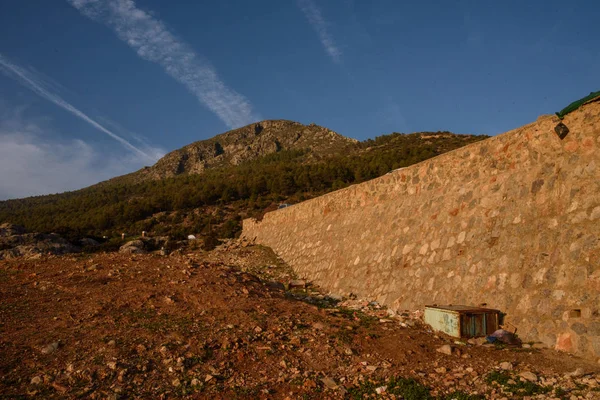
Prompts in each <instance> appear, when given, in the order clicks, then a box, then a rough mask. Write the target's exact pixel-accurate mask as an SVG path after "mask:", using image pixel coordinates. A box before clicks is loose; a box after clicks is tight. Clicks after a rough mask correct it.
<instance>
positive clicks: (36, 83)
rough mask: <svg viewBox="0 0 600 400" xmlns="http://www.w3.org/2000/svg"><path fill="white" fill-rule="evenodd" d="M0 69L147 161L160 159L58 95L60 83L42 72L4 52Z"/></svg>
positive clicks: (0, 57)
mask: <svg viewBox="0 0 600 400" xmlns="http://www.w3.org/2000/svg"><path fill="white" fill-rule="evenodd" d="M0 71H2V72H4V74H5V75H6V76H8V77H10V78H12V79H14V80H15V81H17V82H19V83H20V84H22V85H24V86H25V87H27V88H28V89H30V90H31V91H33V92H34V93H36V94H37V95H39V96H40V97H43V98H45V99H46V100H48V101H51V102H52V103H54V104H56V105H57V106H59V107H61V108H63V109H65V110H66V111H68V112H70V113H71V114H73V115H75V116H76V117H78V118H80V119H82V120H83V121H85V122H87V123H88V124H90V125H91V126H93V127H94V128H96V129H97V130H99V131H101V132H103V133H105V134H107V135H108V136H110V137H111V138H113V139H115V140H116V141H118V142H119V143H121V144H122V145H123V146H125V147H126V148H127V149H129V150H130V151H132V152H133V153H135V154H137V155H139V156H142V157H144V158H145V159H146V160H147V162H152V163H153V162H156V160H158V158H159V157H157V155H156V154H151V153H149V152H147V151H144V150H142V149H140V148H139V147H137V146H134V145H133V144H131V143H130V142H129V141H128V140H126V139H124V138H123V137H121V136H119V135H117V134H116V133H114V132H113V131H111V130H109V129H107V128H105V127H104V126H102V125H100V124H99V123H98V122H96V121H95V120H94V119H92V118H91V117H89V116H88V115H87V114H85V113H84V112H83V111H81V110H79V109H78V108H76V107H75V106H73V105H72V104H70V103H69V102H67V101H66V100H64V99H63V98H62V97H60V96H59V95H58V93H56V92H55V90H56V87H57V86H58V85H56V84H55V83H53V82H51V81H50V80H49V79H47V78H44V77H43V76H42V75H41V74H38V73H36V72H33V71H31V70H27V69H25V68H22V67H20V66H18V65H17V64H15V63H13V62H11V61H9V60H8V59H7V58H6V57H4V56H3V55H2V54H0Z"/></svg>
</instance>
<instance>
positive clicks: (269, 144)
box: [130, 120, 357, 180]
mask: <svg viewBox="0 0 600 400" xmlns="http://www.w3.org/2000/svg"><path fill="white" fill-rule="evenodd" d="M356 143H357V141H356V140H355V139H350V138H347V137H344V136H342V135H340V134H338V133H335V132H333V131H331V130H329V129H327V128H323V127H321V126H318V125H315V124H310V125H303V124H301V123H299V122H293V121H286V120H272V121H262V122H257V123H255V124H251V125H248V126H245V127H243V128H239V129H235V130H232V131H229V132H225V133H222V134H220V135H217V136H215V137H213V138H211V139H208V140H202V141H199V142H195V143H192V144H190V145H187V146H185V147H183V148H181V149H179V150H175V151H172V152H170V153H169V154H167V155H166V156H164V157H163V158H161V159H160V160H159V161H158V162H157V163H156V164H155V165H154V166H152V167H147V168H144V169H142V170H140V171H138V172H136V173H134V174H133V175H135V179H136V180H145V179H161V178H168V177H171V176H175V175H181V174H201V173H203V172H204V171H205V170H206V169H209V168H214V167H221V166H227V165H239V164H240V163H242V162H244V161H248V160H252V159H255V158H259V157H262V156H265V155H268V154H271V153H276V152H278V151H281V150H309V151H310V153H311V155H312V156H313V157H322V156H326V155H330V154H339V153H341V152H343V151H344V150H345V149H348V148H349V147H353V146H355V145H356ZM130 177H132V176H130Z"/></svg>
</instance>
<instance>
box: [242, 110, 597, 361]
mask: <svg viewBox="0 0 600 400" xmlns="http://www.w3.org/2000/svg"><path fill="white" fill-rule="evenodd" d="M557 123H558V119H557V118H556V117H552V116H546V117H541V118H540V119H538V121H536V122H534V123H532V124H529V125H527V126H524V127H522V128H519V129H516V130H513V131H510V132H508V133H505V134H503V135H499V136H496V137H493V138H490V139H488V140H485V141H483V142H479V143H475V144H473V145H469V146H467V147H464V148H461V149H458V150H455V151H453V152H450V153H447V154H444V155H442V156H439V157H436V158H434V159H431V160H428V161H425V162H422V163H420V164H417V165H414V166H411V167H409V168H404V169H401V170H397V171H394V172H392V173H390V174H387V175H385V176H383V177H380V178H377V179H374V180H372V181H369V182H365V183H363V184H359V185H354V186H351V187H348V188H346V189H343V190H339V191H336V192H333V193H330V194H327V195H325V196H321V197H319V198H316V199H312V200H309V201H306V202H303V203H300V204H296V205H294V206H291V207H288V208H285V209H281V210H278V211H274V212H271V213H268V214H266V215H265V217H264V219H263V220H262V221H261V222H257V221H255V220H246V221H244V232H243V235H244V236H245V237H246V238H249V239H256V241H257V242H259V243H262V244H265V245H268V246H270V247H272V248H273V249H274V250H275V252H276V253H277V254H279V255H280V256H281V257H282V258H283V259H284V260H285V261H287V262H288V263H289V264H290V265H291V266H292V267H293V268H294V269H295V270H296V272H297V273H298V274H299V275H301V276H303V277H306V278H308V279H310V280H313V281H315V282H316V283H317V284H319V285H321V286H323V287H325V288H327V289H328V290H330V291H331V292H334V293H337V294H343V295H348V294H350V293H354V294H357V295H358V296H360V297H365V298H371V299H375V300H377V301H379V302H381V303H384V304H386V305H388V306H390V307H392V308H394V309H415V308H421V307H423V306H424V305H425V304H431V303H437V304H447V303H452V304H469V305H479V304H481V303H487V305H488V307H492V308H498V309H500V310H503V311H504V312H506V313H507V317H506V320H507V321H509V322H511V323H512V324H514V325H516V326H517V327H518V328H519V330H518V333H519V335H520V337H521V338H522V339H524V340H525V341H540V342H543V343H544V344H546V345H548V346H551V347H555V348H557V349H560V350H564V351H569V352H574V353H578V354H581V355H583V356H587V357H596V358H597V357H600V314H599V313H600V151H599V150H598V149H599V148H600V103H592V104H589V105H587V106H585V107H583V108H581V109H580V110H578V111H575V112H574V113H572V114H570V115H568V116H567V117H566V118H565V120H564V123H565V124H566V125H567V126H568V127H569V129H570V130H571V132H570V133H569V134H568V136H567V137H566V138H565V139H564V140H562V141H561V140H560V139H559V138H558V136H557V135H556V134H555V133H554V127H555V125H556V124H557Z"/></svg>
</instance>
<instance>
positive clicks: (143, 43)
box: [67, 0, 259, 128]
mask: <svg viewBox="0 0 600 400" xmlns="http://www.w3.org/2000/svg"><path fill="white" fill-rule="evenodd" d="M67 1H68V2H69V3H70V4H71V5H72V6H73V7H75V8H77V9H78V10H79V11H80V12H81V13H82V14H83V15H85V16H87V17H89V18H91V19H93V20H95V21H99V22H103V23H105V24H106V25H108V26H109V27H111V28H112V29H113V30H114V31H115V32H116V34H117V36H118V37H119V38H120V39H121V40H122V41H123V42H125V43H126V44H127V45H128V46H129V47H131V48H132V49H134V50H135V51H136V53H137V54H138V56H140V57H141V58H143V59H145V60H148V61H152V62H154V63H156V64H158V65H160V66H161V67H162V68H163V69H164V70H165V72H166V73H167V74H168V75H170V76H171V77H172V78H174V79H175V80H177V81H178V82H180V83H181V84H183V85H184V86H185V87H186V88H187V89H188V90H189V91H190V92H191V93H192V94H194V95H195V96H196V97H197V98H198V100H200V102H201V103H202V104H204V105H205V106H206V107H208V108H209V109H210V110H211V111H212V112H214V113H215V114H216V115H217V116H218V117H219V118H220V119H221V120H222V121H223V122H224V123H225V124H226V125H227V126H228V127H230V128H237V127H240V126H243V125H246V124H249V123H251V122H254V121H256V120H257V119H259V118H257V117H256V116H254V115H253V113H252V106H251V104H250V102H249V101H248V100H247V99H246V98H245V97H244V96H243V95H241V94H239V93H237V92H236V91H234V90H233V89H231V88H229V87H227V86H226V85H225V83H223V81H221V79H220V78H219V77H218V75H217V73H216V71H215V69H214V68H213V67H212V66H211V65H209V64H208V63H207V62H206V61H203V60H201V59H200V56H199V55H198V54H196V53H195V52H194V50H193V49H192V48H191V47H190V46H189V45H188V44H186V43H185V42H183V41H182V40H179V39H178V38H176V37H175V35H173V34H172V33H171V32H169V30H168V29H167V28H166V26H165V24H164V23H163V22H162V21H160V20H158V19H156V18H154V17H153V16H152V15H151V14H150V13H148V12H146V11H143V10H140V9H139V8H137V7H136V4H135V2H134V1H133V0H67Z"/></svg>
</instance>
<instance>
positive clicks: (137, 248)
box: [119, 239, 148, 254]
mask: <svg viewBox="0 0 600 400" xmlns="http://www.w3.org/2000/svg"><path fill="white" fill-rule="evenodd" d="M119 253H125V254H146V253H148V251H147V250H146V244H145V243H144V241H142V240H140V239H136V240H132V241H130V242H127V243H125V244H124V245H123V246H121V248H119Z"/></svg>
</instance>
